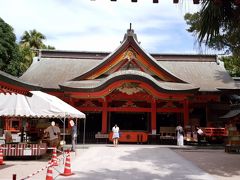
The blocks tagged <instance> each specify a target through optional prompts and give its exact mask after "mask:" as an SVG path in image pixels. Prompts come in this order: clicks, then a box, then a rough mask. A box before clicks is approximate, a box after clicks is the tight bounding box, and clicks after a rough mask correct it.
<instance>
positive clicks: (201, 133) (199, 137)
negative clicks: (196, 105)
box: [196, 126, 203, 145]
mask: <svg viewBox="0 0 240 180" xmlns="http://www.w3.org/2000/svg"><path fill="white" fill-rule="evenodd" d="M196 130H197V140H198V145H201V140H202V137H203V130H202V129H201V128H200V127H198V126H197V127H196Z"/></svg>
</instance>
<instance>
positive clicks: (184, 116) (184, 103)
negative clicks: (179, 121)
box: [183, 99, 189, 127]
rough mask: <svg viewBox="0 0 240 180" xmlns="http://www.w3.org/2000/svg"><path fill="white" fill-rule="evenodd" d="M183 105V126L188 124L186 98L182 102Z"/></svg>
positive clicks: (187, 102) (187, 103)
mask: <svg viewBox="0 0 240 180" xmlns="http://www.w3.org/2000/svg"><path fill="white" fill-rule="evenodd" d="M183 106H184V112H183V121H184V125H183V126H184V127H185V126H186V125H188V123H189V101H188V99H185V100H184V102H183Z"/></svg>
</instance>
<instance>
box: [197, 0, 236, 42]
mask: <svg viewBox="0 0 240 180" xmlns="http://www.w3.org/2000/svg"><path fill="white" fill-rule="evenodd" d="M200 18H201V19H200V27H201V30H200V32H199V34H198V40H199V42H204V41H205V43H208V42H210V41H211V40H212V39H213V38H214V37H216V36H218V35H223V34H224V33H225V32H228V31H229V30H232V29H235V28H239V20H240V1H239V0H202V8H201V10H200Z"/></svg>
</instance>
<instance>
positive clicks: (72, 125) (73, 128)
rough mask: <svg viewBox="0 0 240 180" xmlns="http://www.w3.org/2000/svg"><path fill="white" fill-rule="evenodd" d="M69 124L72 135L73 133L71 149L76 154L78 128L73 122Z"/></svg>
mask: <svg viewBox="0 0 240 180" xmlns="http://www.w3.org/2000/svg"><path fill="white" fill-rule="evenodd" d="M69 123H70V126H71V128H72V133H71V136H72V148H71V151H72V152H75V151H76V141H77V126H76V125H75V123H74V121H73V120H70V121H69Z"/></svg>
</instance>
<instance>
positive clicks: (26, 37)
mask: <svg viewBox="0 0 240 180" xmlns="http://www.w3.org/2000/svg"><path fill="white" fill-rule="evenodd" d="M44 40H46V37H45V36H44V35H43V34H42V33H40V32H38V31H37V30H35V29H33V30H30V31H25V32H24V33H23V35H22V37H21V41H20V43H19V45H20V51H21V54H22V57H23V62H22V63H21V65H20V68H21V70H22V72H25V71H26V70H27V69H28V67H29V66H30V65H31V63H32V59H33V57H34V56H36V55H37V50H39V49H55V48H54V47H53V46H49V45H45V44H44V43H43V41H44Z"/></svg>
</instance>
